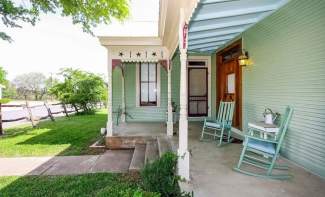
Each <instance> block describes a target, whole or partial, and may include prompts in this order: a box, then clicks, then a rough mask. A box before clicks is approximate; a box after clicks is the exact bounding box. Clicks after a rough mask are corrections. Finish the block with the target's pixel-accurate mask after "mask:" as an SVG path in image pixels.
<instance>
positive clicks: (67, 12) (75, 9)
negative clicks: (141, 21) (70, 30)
mask: <svg viewBox="0 0 325 197" xmlns="http://www.w3.org/2000/svg"><path fill="white" fill-rule="evenodd" d="M19 2H20V1H17V0H0V17H1V21H2V23H3V24H4V25H5V26H7V27H21V25H20V22H26V23H30V24H32V25H35V23H36V22H37V21H38V20H39V19H40V14H41V13H60V14H61V15H62V16H71V17H72V21H73V23H74V24H80V25H82V28H83V30H84V31H85V32H87V33H91V34H92V31H91V28H92V27H95V26H96V25H97V24H100V23H104V24H107V23H109V22H110V21H111V19H112V18H116V19H118V20H123V19H125V18H126V17H127V16H128V15H129V7H128V6H129V5H128V3H129V1H128V0H87V1H85V0H22V1H21V3H20V4H19ZM0 38H1V39H3V40H8V41H12V39H11V37H10V36H9V35H7V34H6V33H5V32H2V31H0Z"/></svg>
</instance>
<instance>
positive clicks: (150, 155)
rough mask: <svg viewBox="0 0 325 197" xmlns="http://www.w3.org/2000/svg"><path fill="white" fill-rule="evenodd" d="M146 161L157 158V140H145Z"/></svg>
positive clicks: (149, 161) (150, 161)
mask: <svg viewBox="0 0 325 197" xmlns="http://www.w3.org/2000/svg"><path fill="white" fill-rule="evenodd" d="M144 158H145V159H144V161H145V164H146V163H152V162H153V161H155V160H156V159H158V158H159V151H158V143H157V140H152V141H147V144H146V152H145V156H144Z"/></svg>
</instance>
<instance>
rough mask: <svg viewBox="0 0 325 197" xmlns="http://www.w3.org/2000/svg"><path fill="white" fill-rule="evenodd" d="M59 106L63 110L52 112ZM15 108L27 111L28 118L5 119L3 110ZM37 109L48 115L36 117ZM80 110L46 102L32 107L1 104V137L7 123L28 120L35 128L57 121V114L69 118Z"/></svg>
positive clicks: (62, 104)
mask: <svg viewBox="0 0 325 197" xmlns="http://www.w3.org/2000/svg"><path fill="white" fill-rule="evenodd" d="M58 105H61V106H62V110H60V111H56V112H52V110H51V106H58ZM100 106H101V105H100ZM14 107H15V108H22V109H23V110H24V109H26V110H27V116H21V117H18V118H14V119H3V114H2V109H3V108H14ZM37 107H43V108H44V109H46V112H47V115H45V116H36V115H35V114H33V110H32V109H33V108H37ZM79 110H80V109H78V108H77V107H74V106H71V107H70V108H68V107H67V105H66V104H64V103H55V104H48V103H47V102H44V104H42V105H33V106H30V104H29V102H28V101H27V102H26V104H23V105H9V104H8V105H6V104H1V103H0V135H3V134H4V131H3V127H2V124H3V123H5V122H16V121H21V120H27V121H30V122H31V124H32V126H33V127H35V126H36V125H37V123H38V122H39V121H40V120H45V119H51V120H52V121H55V117H54V115H55V114H60V113H63V114H65V116H66V117H69V114H70V113H74V112H79Z"/></svg>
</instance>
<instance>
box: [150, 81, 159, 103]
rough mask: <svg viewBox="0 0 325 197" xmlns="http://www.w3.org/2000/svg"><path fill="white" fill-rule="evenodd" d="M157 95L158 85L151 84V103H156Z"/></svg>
mask: <svg viewBox="0 0 325 197" xmlns="http://www.w3.org/2000/svg"><path fill="white" fill-rule="evenodd" d="M156 94H157V88H156V83H150V84H149V101H150V102H156V99H157V98H156Z"/></svg>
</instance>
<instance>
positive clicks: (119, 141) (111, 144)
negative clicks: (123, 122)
mask: <svg viewBox="0 0 325 197" xmlns="http://www.w3.org/2000/svg"><path fill="white" fill-rule="evenodd" d="M155 139H156V137H153V136H110V137H106V148H108V149H133V148H135V145H136V144H146V142H147V141H149V140H155Z"/></svg>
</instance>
